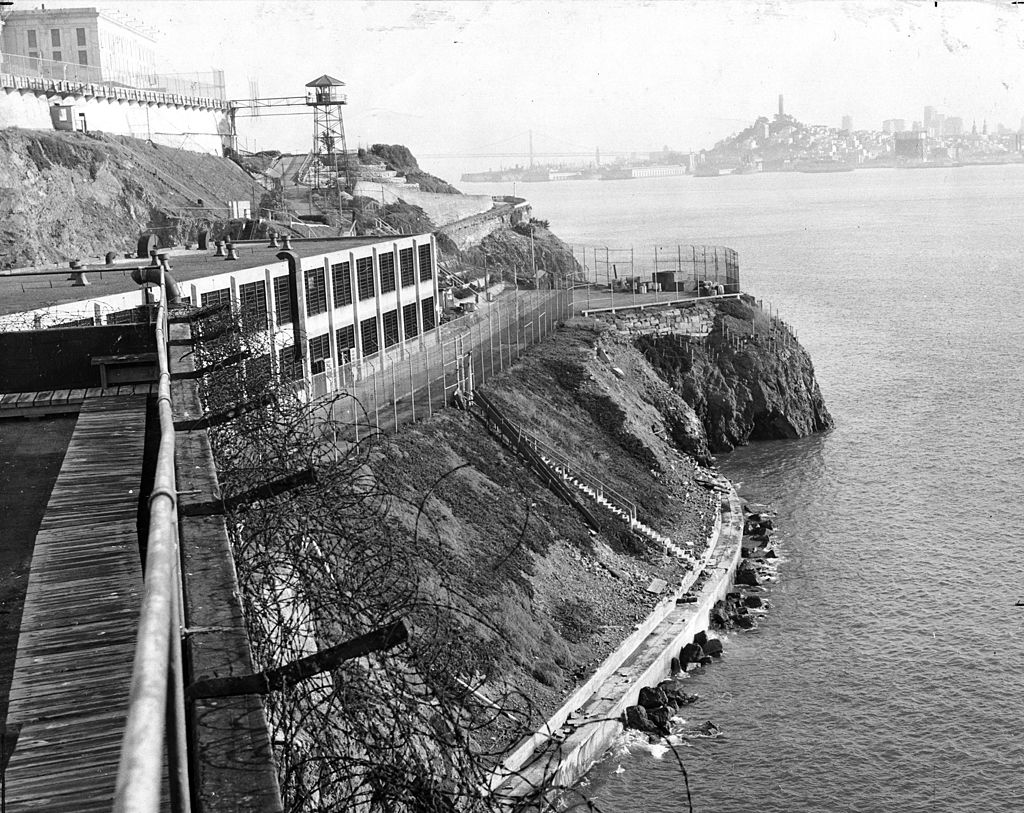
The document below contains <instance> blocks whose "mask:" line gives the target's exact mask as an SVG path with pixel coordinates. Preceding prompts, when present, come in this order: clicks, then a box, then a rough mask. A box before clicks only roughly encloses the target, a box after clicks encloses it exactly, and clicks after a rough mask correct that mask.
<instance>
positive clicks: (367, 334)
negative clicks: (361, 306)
mask: <svg viewBox="0 0 1024 813" xmlns="http://www.w3.org/2000/svg"><path fill="white" fill-rule="evenodd" d="M359 334H360V338H361V339H362V340H363V355H364V356H372V355H373V354H374V353H376V352H377V351H378V350H380V341H379V340H378V338H377V318H376V317H375V316H371V317H370V318H369V319H364V320H363V321H362V322H360V324H359Z"/></svg>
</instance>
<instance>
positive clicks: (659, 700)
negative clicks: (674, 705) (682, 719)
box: [637, 686, 668, 711]
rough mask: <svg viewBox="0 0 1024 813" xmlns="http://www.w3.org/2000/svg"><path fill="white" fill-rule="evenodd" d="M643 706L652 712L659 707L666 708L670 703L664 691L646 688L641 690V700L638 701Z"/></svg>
mask: <svg viewBox="0 0 1024 813" xmlns="http://www.w3.org/2000/svg"><path fill="white" fill-rule="evenodd" d="M637 702H638V703H639V704H640V705H641V706H643V707H644V708H645V709H647V710H648V711H650V710H651V709H653V708H657V707H658V706H664V705H665V704H666V703H667V702H668V698H667V697H666V696H665V692H664V690H663V689H658V688H651V687H650V686H644V687H643V688H642V689H641V690H640V698H639V700H638V701H637Z"/></svg>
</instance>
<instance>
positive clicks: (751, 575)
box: [733, 562, 761, 587]
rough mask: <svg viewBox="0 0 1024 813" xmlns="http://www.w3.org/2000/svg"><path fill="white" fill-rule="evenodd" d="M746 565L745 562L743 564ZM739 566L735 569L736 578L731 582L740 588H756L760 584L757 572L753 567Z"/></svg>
mask: <svg viewBox="0 0 1024 813" xmlns="http://www.w3.org/2000/svg"><path fill="white" fill-rule="evenodd" d="M743 565H746V562H744V563H743ZM743 565H741V566H740V567H739V568H737V569H736V577H735V578H734V579H733V582H734V583H735V584H737V585H740V586H741V587H756V586H757V585H759V584H760V583H761V582H760V581H759V580H758V578H757V571H756V570H754V568H753V567H744V566H743Z"/></svg>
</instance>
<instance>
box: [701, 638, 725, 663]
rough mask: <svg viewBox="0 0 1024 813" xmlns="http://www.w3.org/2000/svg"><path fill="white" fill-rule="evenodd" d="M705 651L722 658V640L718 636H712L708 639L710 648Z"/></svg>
mask: <svg viewBox="0 0 1024 813" xmlns="http://www.w3.org/2000/svg"><path fill="white" fill-rule="evenodd" d="M704 651H705V652H706V653H707V654H708V655H711V656H712V657H714V658H720V657H722V642H721V641H720V640H718V639H717V638H712V639H711V640H710V641H708V648H707V649H705V650H704Z"/></svg>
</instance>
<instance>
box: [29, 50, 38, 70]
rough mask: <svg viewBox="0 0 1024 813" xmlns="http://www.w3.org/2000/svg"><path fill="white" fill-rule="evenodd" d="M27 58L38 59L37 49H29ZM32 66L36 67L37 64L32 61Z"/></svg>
mask: <svg viewBox="0 0 1024 813" xmlns="http://www.w3.org/2000/svg"><path fill="white" fill-rule="evenodd" d="M28 58H29V59H39V52H38V51H29V52H28ZM32 67H34V68H35V67H38V66H37V65H36V64H35V63H33V64H32Z"/></svg>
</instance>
